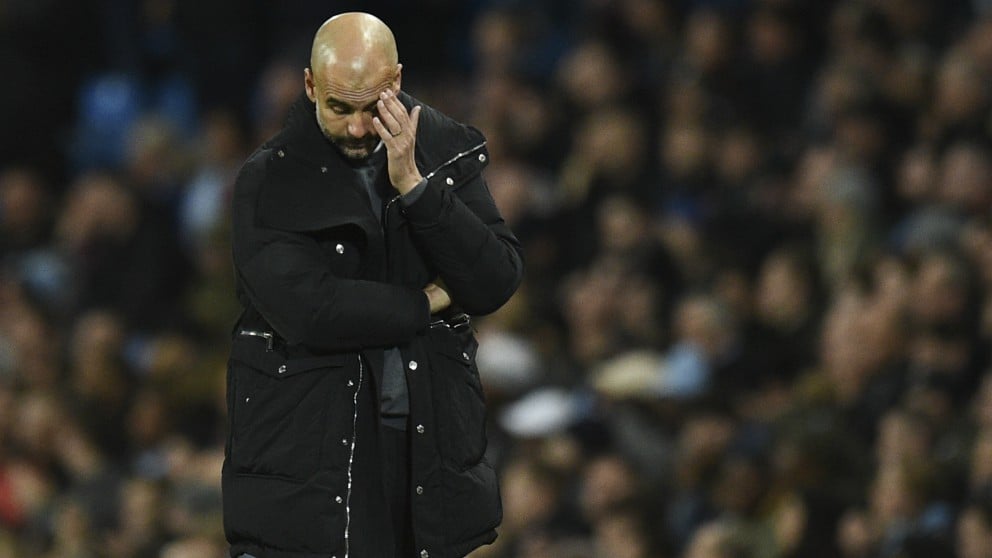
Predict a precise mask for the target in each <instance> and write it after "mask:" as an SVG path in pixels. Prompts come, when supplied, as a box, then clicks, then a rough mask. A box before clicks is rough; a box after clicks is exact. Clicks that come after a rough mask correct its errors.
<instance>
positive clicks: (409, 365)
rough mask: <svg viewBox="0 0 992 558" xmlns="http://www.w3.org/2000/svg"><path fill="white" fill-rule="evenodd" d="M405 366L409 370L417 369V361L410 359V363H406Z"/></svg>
mask: <svg viewBox="0 0 992 558" xmlns="http://www.w3.org/2000/svg"><path fill="white" fill-rule="evenodd" d="M407 368H409V369H410V370H416V369H417V361H415V360H411V361H410V364H408V365H407Z"/></svg>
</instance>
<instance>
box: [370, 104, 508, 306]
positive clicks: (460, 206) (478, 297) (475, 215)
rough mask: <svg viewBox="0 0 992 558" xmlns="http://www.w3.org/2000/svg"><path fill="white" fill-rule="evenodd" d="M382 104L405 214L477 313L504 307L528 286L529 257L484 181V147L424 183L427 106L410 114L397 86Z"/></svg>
mask: <svg viewBox="0 0 992 558" xmlns="http://www.w3.org/2000/svg"><path fill="white" fill-rule="evenodd" d="M377 107H378V115H377V116H376V117H375V118H373V119H372V125H373V126H374V127H375V130H376V132H377V133H378V135H379V137H380V138H381V139H382V141H383V143H385V144H386V153H387V161H388V165H387V168H388V171H389V180H390V182H391V183H392V184H393V186H394V187H395V188H396V189H397V190H398V191H399V192H400V193H401V194H402V195H403V198H401V204H402V206H401V207H402V209H403V212H404V214H405V215H406V217H407V219H408V220H409V222H410V225H411V229H412V231H413V234H414V236H415V238H416V240H417V241H418V243H419V245H420V247H421V248H422V249H423V251H424V254H425V256H426V257H427V258H428V259H429V260H430V262H431V263H432V264H434V266H435V267H436V268H437V270H438V273H439V275H440V276H441V279H442V281H444V290H446V291H447V293H448V294H449V295H450V297H451V300H452V301H453V302H454V303H455V304H456V305H458V306H459V307H460V308H461V309H462V310H464V311H466V312H468V313H469V314H476V315H478V314H489V313H491V312H494V311H496V310H497V309H498V308H499V307H500V306H502V305H503V304H504V303H506V301H507V300H509V299H510V296H512V295H513V293H514V291H516V289H517V287H518V286H519V285H520V281H521V280H522V279H523V258H522V256H521V251H520V243H519V242H518V241H517V238H516V237H515V236H513V233H512V232H510V229H509V228H508V227H507V226H506V224H505V223H504V222H503V218H502V217H501V216H500V214H499V210H498V209H497V208H496V204H495V202H493V197H492V196H491V195H490V194H489V189H488V188H487V187H486V183H485V181H484V180H483V179H482V174H481V173H482V167H483V164H482V161H485V160H486V157H485V156H484V155H485V151H484V148H483V150H480V151H479V153H478V154H474V155H475V156H476V159H475V160H474V161H478V165H477V166H474V167H470V168H468V169H465V170H464V172H463V173H461V175H460V176H457V177H454V176H451V175H446V174H445V173H434V175H433V177H431V178H430V179H428V180H427V183H426V184H423V182H424V180H425V179H424V177H423V176H422V175H421V174H420V171H419V169H418V168H417V163H416V158H415V145H416V138H417V126H418V124H419V121H420V112H421V108H422V107H419V106H416V107H413V108H412V109H411V110H410V111H409V112H408V111H407V109H406V107H404V106H403V104H402V103H401V102H400V100H399V99H398V98H397V97H396V95H395V93H394V92H393V91H391V90H387V91H383V92H382V93H381V94H380V98H379V101H378V105H377ZM479 139H480V140H481V139H482V138H481V135H480V137H479ZM469 161H472V160H469V159H466V160H465V162H469ZM451 163H452V164H453V163H456V161H452V162H451ZM449 183H450V184H452V187H449V186H448V184H449ZM455 191H457V195H455V193H454V192H455Z"/></svg>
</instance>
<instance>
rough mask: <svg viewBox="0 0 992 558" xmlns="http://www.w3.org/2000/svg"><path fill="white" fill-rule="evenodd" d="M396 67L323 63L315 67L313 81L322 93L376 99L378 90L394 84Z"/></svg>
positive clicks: (355, 99)
mask: <svg viewBox="0 0 992 558" xmlns="http://www.w3.org/2000/svg"><path fill="white" fill-rule="evenodd" d="M395 77H396V68H395V67H393V68H390V67H389V66H378V67H374V68H368V67H363V66H345V65H343V64H322V65H320V66H319V67H317V68H314V85H315V86H316V87H317V91H318V93H319V95H320V96H321V97H333V98H334V99H337V100H339V101H345V102H349V103H354V104H364V103H368V102H370V101H374V100H375V99H376V98H377V97H378V96H379V93H380V92H382V91H383V90H384V89H386V88H387V87H389V86H390V85H392V83H393V80H394V78H395Z"/></svg>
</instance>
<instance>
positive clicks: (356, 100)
mask: <svg viewBox="0 0 992 558" xmlns="http://www.w3.org/2000/svg"><path fill="white" fill-rule="evenodd" d="M355 66H360V65H356V64H353V65H351V66H350V67H347V68H343V67H342V64H335V63H333V62H332V63H327V64H323V65H322V66H321V67H318V68H315V69H310V68H307V69H306V71H305V76H304V77H305V85H306V91H307V97H309V98H310V100H311V101H313V102H314V104H315V105H316V108H317V110H316V113H317V124H318V125H319V126H320V131H321V132H323V133H324V136H325V137H326V138H327V139H328V140H329V141H330V142H331V143H333V144H334V145H335V146H336V147H337V148H338V149H339V150H340V151H341V154H342V155H344V156H345V157H347V158H348V159H352V160H356V161H357V160H362V159H365V158H366V157H368V156H369V155H371V154H372V151H374V150H375V148H376V146H377V145H378V144H379V135H378V134H377V133H376V131H375V128H373V126H372V118H373V117H375V116H376V114H377V110H376V102H377V101H378V100H379V94H380V93H382V92H383V91H386V90H387V89H388V90H390V91H392V92H393V93H399V91H400V70H401V68H402V66H401V65H400V64H396V65H395V66H393V65H382V66H376V67H373V68H366V67H359V68H356V67H355Z"/></svg>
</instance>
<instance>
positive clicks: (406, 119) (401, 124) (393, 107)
mask: <svg viewBox="0 0 992 558" xmlns="http://www.w3.org/2000/svg"><path fill="white" fill-rule="evenodd" d="M377 105H378V108H379V119H380V120H381V121H382V123H383V124H385V125H386V129H387V130H388V131H389V134H390V135H393V136H397V135H399V134H402V133H403V132H404V131H406V129H407V128H409V127H410V126H409V124H410V115H409V113H407V111H406V107H404V106H403V103H401V102H400V100H399V99H398V98H397V97H396V95H394V94H393V92H392V91H390V90H388V89H387V90H386V91H383V92H382V93H380V94H379V101H378V103H377Z"/></svg>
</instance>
